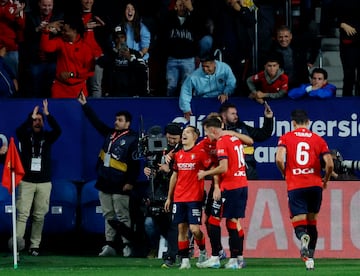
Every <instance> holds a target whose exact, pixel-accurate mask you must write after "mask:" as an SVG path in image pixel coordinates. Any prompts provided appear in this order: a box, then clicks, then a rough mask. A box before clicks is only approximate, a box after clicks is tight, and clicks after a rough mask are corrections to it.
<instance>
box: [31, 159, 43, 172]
mask: <svg viewBox="0 0 360 276" xmlns="http://www.w3.org/2000/svg"><path fill="white" fill-rule="evenodd" d="M31 171H32V172H39V171H41V158H39V157H36V158H35V157H34V158H31Z"/></svg>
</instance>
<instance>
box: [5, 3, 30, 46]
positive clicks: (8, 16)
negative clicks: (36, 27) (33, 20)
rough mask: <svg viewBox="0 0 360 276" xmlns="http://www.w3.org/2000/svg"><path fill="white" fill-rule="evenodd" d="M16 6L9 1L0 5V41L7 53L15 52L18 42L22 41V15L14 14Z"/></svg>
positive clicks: (23, 21) (23, 18)
mask: <svg viewBox="0 0 360 276" xmlns="http://www.w3.org/2000/svg"><path fill="white" fill-rule="evenodd" d="M15 10H16V5H15V4H12V3H11V2H10V1H9V2H7V3H6V4H5V5H3V6H2V5H0V40H2V41H3V42H4V44H5V47H6V50H7V51H17V50H18V42H20V41H22V39H23V31H24V28H25V17H24V13H22V15H21V16H19V15H17V14H15Z"/></svg>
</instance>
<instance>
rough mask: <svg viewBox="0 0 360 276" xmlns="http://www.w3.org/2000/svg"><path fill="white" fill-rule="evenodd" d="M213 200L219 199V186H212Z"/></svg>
mask: <svg viewBox="0 0 360 276" xmlns="http://www.w3.org/2000/svg"><path fill="white" fill-rule="evenodd" d="M213 199H214V200H216V201H218V200H220V199H221V191H220V188H219V186H214V192H213Z"/></svg>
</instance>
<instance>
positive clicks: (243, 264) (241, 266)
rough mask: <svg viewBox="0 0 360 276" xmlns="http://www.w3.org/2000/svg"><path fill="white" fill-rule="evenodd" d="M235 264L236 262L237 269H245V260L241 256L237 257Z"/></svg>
mask: <svg viewBox="0 0 360 276" xmlns="http://www.w3.org/2000/svg"><path fill="white" fill-rule="evenodd" d="M237 262H238V266H239V269H241V268H245V267H246V262H245V259H244V257H243V256H238V257H237Z"/></svg>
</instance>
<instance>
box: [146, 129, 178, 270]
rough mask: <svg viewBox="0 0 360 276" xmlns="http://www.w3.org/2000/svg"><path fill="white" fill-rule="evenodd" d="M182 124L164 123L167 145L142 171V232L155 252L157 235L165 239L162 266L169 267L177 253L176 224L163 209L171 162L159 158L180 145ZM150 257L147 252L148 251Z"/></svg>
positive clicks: (157, 241) (170, 172)
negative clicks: (145, 184)
mask: <svg viewBox="0 0 360 276" xmlns="http://www.w3.org/2000/svg"><path fill="white" fill-rule="evenodd" d="M181 133H182V128H181V126H180V125H179V124H176V123H169V124H168V125H167V126H166V127H165V136H166V140H167V147H166V148H165V149H164V150H163V152H158V153H154V155H155V156H156V157H155V158H151V159H148V160H149V161H148V163H147V165H146V167H145V168H144V174H145V175H146V176H147V177H148V179H149V182H150V185H149V192H148V198H147V199H146V201H145V204H146V206H147V213H146V215H145V216H146V217H145V232H146V236H147V238H148V240H149V245H150V247H151V248H150V253H151V252H157V250H158V245H159V240H160V235H162V236H163V237H164V238H165V239H166V240H167V245H168V250H167V252H166V253H164V255H163V260H164V263H163V265H162V267H171V266H172V265H173V264H174V263H175V259H176V254H177V251H178V249H177V225H174V224H172V222H171V215H170V213H165V212H164V209H163V206H164V202H165V201H166V197H167V194H168V189H169V181H170V176H171V174H172V163H170V164H167V163H166V162H164V160H162V159H163V158H164V157H165V154H167V153H169V152H171V151H174V150H176V149H177V148H179V143H180V140H181ZM149 257H150V254H149Z"/></svg>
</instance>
